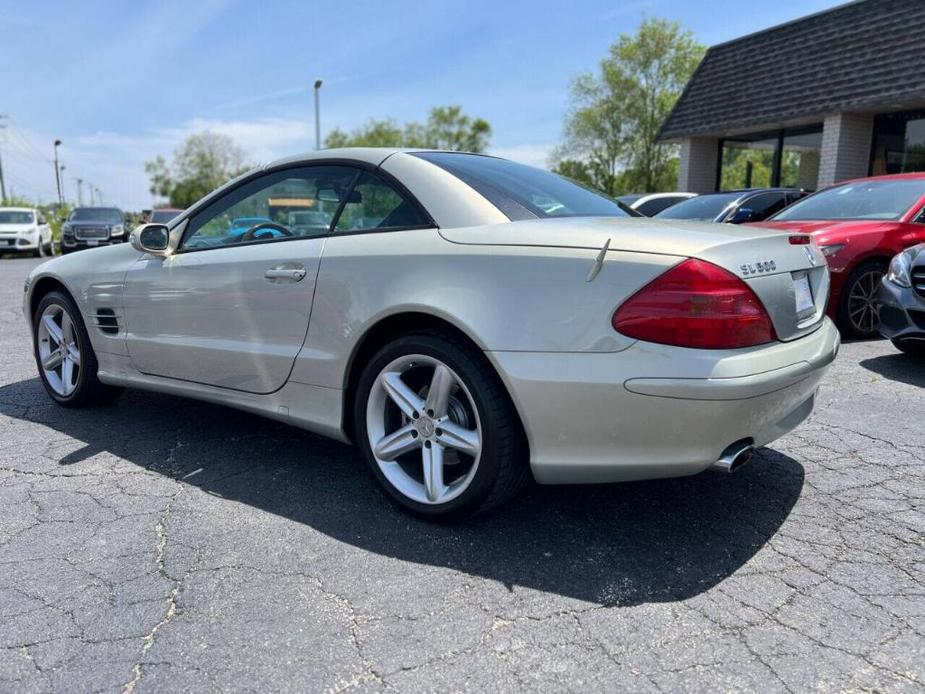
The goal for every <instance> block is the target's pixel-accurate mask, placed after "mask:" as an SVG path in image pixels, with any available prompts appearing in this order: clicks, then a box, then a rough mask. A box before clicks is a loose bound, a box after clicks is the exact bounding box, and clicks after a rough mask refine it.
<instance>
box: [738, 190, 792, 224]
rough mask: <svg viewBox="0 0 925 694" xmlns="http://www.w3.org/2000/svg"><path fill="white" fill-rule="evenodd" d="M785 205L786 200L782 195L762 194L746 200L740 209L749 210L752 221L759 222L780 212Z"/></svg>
mask: <svg viewBox="0 0 925 694" xmlns="http://www.w3.org/2000/svg"><path fill="white" fill-rule="evenodd" d="M786 204H787V199H786V198H785V197H784V194H783V193H764V194H763V195H756V196H755V197H753V198H751V199H749V200H746V201H745V202H743V203H742V207H747V208H748V209H750V210H751V211H752V213H753V216H752V219H753V220H754V221H759V220H762V219H767V218H768V217H770V216H771V215H772V214H774V213H775V212H779V211H781V210H782V209H784V206H785V205H786Z"/></svg>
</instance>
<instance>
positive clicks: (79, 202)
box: [77, 178, 84, 207]
mask: <svg viewBox="0 0 925 694" xmlns="http://www.w3.org/2000/svg"><path fill="white" fill-rule="evenodd" d="M83 186H84V180H83V179H82V178H78V179H77V206H78V207H83V204H84V188H83Z"/></svg>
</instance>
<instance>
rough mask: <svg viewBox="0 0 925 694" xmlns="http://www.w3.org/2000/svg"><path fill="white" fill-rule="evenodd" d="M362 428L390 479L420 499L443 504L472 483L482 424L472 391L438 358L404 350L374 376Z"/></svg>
mask: <svg viewBox="0 0 925 694" xmlns="http://www.w3.org/2000/svg"><path fill="white" fill-rule="evenodd" d="M366 431H367V434H368V437H369V445H370V449H371V450H372V453H373V457H374V458H375V461H376V464H377V465H378V466H379V469H380V470H381V472H382V474H383V475H384V476H385V478H386V480H387V481H388V482H389V484H391V485H392V487H394V488H395V489H396V490H397V491H398V492H400V493H401V494H402V495H404V496H405V497H407V498H409V499H411V500H413V501H416V502H418V503H421V504H428V505H436V504H443V503H446V502H448V501H451V500H452V499H455V498H456V497H458V496H459V495H460V494H462V493H463V492H464V491H465V490H466V489H467V488H468V487H469V485H470V484H471V483H472V480H473V478H474V477H475V473H476V470H477V469H478V465H479V459H480V457H481V452H482V426H481V422H480V420H479V413H478V410H477V408H476V405H475V400H474V399H473V397H472V394H471V392H470V391H469V389H468V388H467V387H466V385H465V383H463V381H462V379H460V378H459V376H458V375H457V374H456V372H454V371H453V370H452V369H451V368H450V367H449V366H447V365H446V364H444V363H443V362H442V361H440V360H439V359H436V358H434V357H430V356H425V355H421V354H414V355H407V356H402V357H399V358H398V359H395V360H394V361H392V362H391V363H389V364H388V365H387V366H386V367H385V368H384V369H382V371H381V372H380V373H379V375H378V376H377V377H376V380H375V383H374V384H373V388H372V390H371V392H370V395H369V399H368V400H367V406H366Z"/></svg>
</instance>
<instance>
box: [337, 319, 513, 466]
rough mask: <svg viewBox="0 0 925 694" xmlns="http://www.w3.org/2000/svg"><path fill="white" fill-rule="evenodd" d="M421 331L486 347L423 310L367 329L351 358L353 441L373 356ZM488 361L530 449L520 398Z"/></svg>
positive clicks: (348, 418) (348, 407)
mask: <svg viewBox="0 0 925 694" xmlns="http://www.w3.org/2000/svg"><path fill="white" fill-rule="evenodd" d="M420 332H441V333H444V334H449V335H452V336H453V337H455V338H456V339H458V340H459V341H461V342H462V343H464V344H466V345H468V346H469V347H471V348H472V349H473V350H475V351H477V352H478V353H479V354H482V355H484V348H483V347H482V346H481V345H479V343H478V342H476V340H475V339H474V338H472V337H471V336H470V335H469V334H468V333H467V332H466V331H465V330H463V329H462V328H461V327H459V326H458V325H456V324H455V323H453V322H452V321H451V320H448V319H447V318H445V317H441V316H437V315H435V314H433V313H427V312H425V311H421V310H408V311H402V312H400V313H393V314H391V315H388V316H384V317H382V318H381V319H379V320H378V321H376V322H375V323H374V324H373V325H371V326H369V328H368V329H367V330H366V332H365V333H363V335H362V337H360V339H359V340H357V342H356V344H355V345H354V348H353V351H352V352H351V354H350V358H349V359H348V361H347V368H346V370H345V382H344V398H343V404H342V413H341V421H342V422H343V430H344V433H345V434H346V435H347V438H349V439H350V440H351V441H355V432H356V428H355V422H354V420H353V404H354V400H355V399H356V395H357V387H358V385H359V381H360V375H361V374H362V373H363V367H364V366H365V365H366V364H367V363H368V362H369V360H370V359H371V358H372V357H373V355H374V354H375V353H376V352H378V351H379V350H380V349H381V348H382V347H383V346H385V345H386V344H387V343H389V342H391V341H392V340H394V339H396V338H398V337H401V336H403V335H409V334H413V333H420ZM485 361H486V363H487V364H488V365H489V367H490V368H491V370H492V371H493V372H494V374H495V376H496V377H497V378H498V381H499V383H500V384H501V387H502V388H503V389H504V393H505V394H506V395H507V398H508V401H509V403H510V405H511V407H512V408H513V410H514V412H515V413H516V414H517V419H518V422H519V423H520V428H521V432H522V433H523V437H524V442H525V445H527V446H528V452H529V441H528V437H527V435H526V427H525V426H524V421H523V417H522V415H521V413H520V410H519V408H518V407H517V401H516V400H515V399H514V398H513V397H512V396H511V393H510V391H509V390H508V387H507V384H506V383H505V380H504V379H503V378H502V377H501V374H499V373H498V369H497V367H496V366H495V364H493V363H492V361H491V359H488V358H487V357H486V358H485Z"/></svg>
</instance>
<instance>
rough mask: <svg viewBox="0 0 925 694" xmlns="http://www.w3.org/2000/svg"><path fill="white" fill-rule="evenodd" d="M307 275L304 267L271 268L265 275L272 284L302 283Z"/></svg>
mask: <svg viewBox="0 0 925 694" xmlns="http://www.w3.org/2000/svg"><path fill="white" fill-rule="evenodd" d="M305 275H306V272H305V268H304V267H271V268H270V269H269V270H267V271H266V272H265V273H263V276H264V277H266V278H267V279H268V280H270V281H271V282H274V281H276V282H301V281H302V280H303V279H305Z"/></svg>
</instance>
